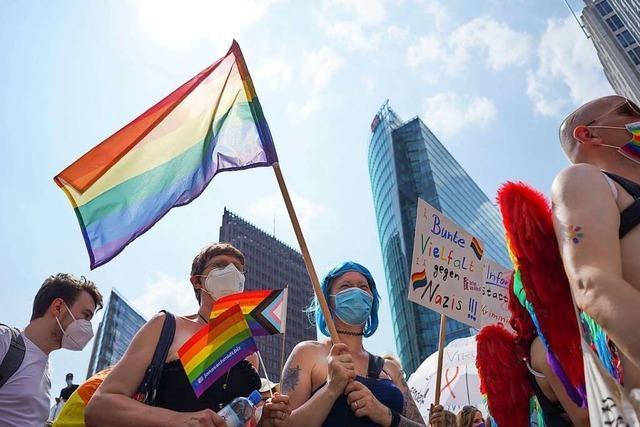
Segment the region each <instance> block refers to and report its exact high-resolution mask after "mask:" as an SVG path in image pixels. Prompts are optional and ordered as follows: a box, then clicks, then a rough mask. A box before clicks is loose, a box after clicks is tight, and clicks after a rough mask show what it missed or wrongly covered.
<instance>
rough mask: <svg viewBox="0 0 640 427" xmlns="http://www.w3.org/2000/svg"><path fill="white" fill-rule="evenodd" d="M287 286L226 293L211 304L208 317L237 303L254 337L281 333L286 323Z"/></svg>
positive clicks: (212, 316)
mask: <svg viewBox="0 0 640 427" xmlns="http://www.w3.org/2000/svg"><path fill="white" fill-rule="evenodd" d="M287 295H288V291H287V288H284V289H266V290H256V291H247V292H241V293H237V294H231V295H227V296H225V297H222V298H220V299H219V300H217V301H216V302H215V303H214V304H213V309H212V310H211V315H210V319H212V320H213V319H215V318H217V317H218V316H220V315H221V314H222V313H224V312H225V311H227V310H228V309H229V308H231V307H233V306H234V305H236V304H237V305H239V306H240V309H241V310H242V313H244V316H245V319H246V321H247V323H248V324H249V328H250V329H251V334H252V335H253V336H254V337H260V336H265V335H275V334H282V333H284V332H285V329H286V324H287Z"/></svg>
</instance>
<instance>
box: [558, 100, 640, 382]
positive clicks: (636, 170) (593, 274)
mask: <svg viewBox="0 0 640 427" xmlns="http://www.w3.org/2000/svg"><path fill="white" fill-rule="evenodd" d="M638 122H640V109H638V106H636V105H635V104H634V103H633V102H631V101H629V100H627V99H625V98H623V97H621V96H606V97H603V98H598V99H596V100H594V101H591V102H589V103H587V104H585V105H583V106H582V107H580V108H578V110H576V111H575V112H574V113H572V114H570V115H569V116H568V117H567V118H566V119H565V120H564V122H563V123H562V125H561V126H560V143H561V145H562V149H563V150H564V152H565V153H566V155H567V157H568V158H569V160H570V161H571V163H572V165H571V166H569V167H568V168H566V169H564V170H563V171H562V172H560V174H559V175H558V176H557V177H556V179H555V181H554V182H553V187H552V199H553V216H554V227H555V232H556V237H557V239H558V244H559V247H560V253H561V255H562V261H563V263H564V267H565V270H566V273H567V276H568V278H569V282H570V284H571V289H572V292H573V295H574V299H575V302H576V304H577V305H578V307H579V308H580V309H581V310H582V311H584V312H586V313H587V314H589V315H590V316H591V317H592V318H593V319H594V320H595V321H596V322H597V323H598V324H599V325H600V326H601V327H602V328H603V329H604V330H605V331H606V332H607V334H608V335H609V338H610V339H611V340H612V341H613V342H614V343H615V345H616V347H617V348H618V352H619V355H620V359H621V362H622V368H623V372H624V386H625V388H626V389H627V390H631V389H634V388H638V387H640V185H639V183H640V163H639V162H640V150H639V148H640V144H638V147H636V146H634V144H632V143H631V141H632V139H633V134H632V133H631V131H634V130H636V129H637V128H638V126H639V124H638ZM634 124H635V126H634Z"/></svg>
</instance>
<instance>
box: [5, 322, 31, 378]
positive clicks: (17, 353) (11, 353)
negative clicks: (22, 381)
mask: <svg viewBox="0 0 640 427" xmlns="http://www.w3.org/2000/svg"><path fill="white" fill-rule="evenodd" d="M0 326H6V327H7V328H9V331H11V344H10V345H9V349H8V350H7V354H5V355H4V359H2V363H0V387H2V386H3V385H4V384H5V383H6V382H7V381H8V380H9V378H11V376H12V375H13V374H15V373H16V371H17V370H18V368H19V367H20V365H22V361H23V360H24V354H25V352H26V347H25V345H24V339H23V338H22V335H21V334H20V330H19V329H18V328H12V327H10V326H7V325H4V324H1V323H0Z"/></svg>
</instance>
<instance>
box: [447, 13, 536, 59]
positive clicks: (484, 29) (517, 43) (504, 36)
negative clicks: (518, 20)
mask: <svg viewBox="0 0 640 427" xmlns="http://www.w3.org/2000/svg"><path fill="white" fill-rule="evenodd" d="M451 43H452V44H453V46H456V47H457V48H462V49H464V50H465V51H466V52H467V54H468V53H469V52H470V51H473V50H474V49H478V50H479V51H481V52H482V54H483V55H486V56H487V62H488V64H489V66H490V67H491V68H492V69H493V70H495V71H499V70H502V69H504V68H505V67H507V66H509V65H522V64H524V63H525V62H526V61H527V58H529V56H530V55H531V36H529V34H527V33H522V32H518V31H514V30H512V29H511V28H509V26H508V25H507V24H505V23H504V22H497V21H494V20H493V19H491V18H488V17H481V18H475V19H473V20H472V21H469V22H467V23H466V24H464V25H462V26H461V27H460V28H458V29H457V30H456V31H454V32H453V34H452V35H451Z"/></svg>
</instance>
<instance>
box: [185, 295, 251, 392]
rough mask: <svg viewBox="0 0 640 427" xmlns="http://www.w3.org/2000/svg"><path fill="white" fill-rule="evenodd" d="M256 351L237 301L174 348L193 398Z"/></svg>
mask: <svg viewBox="0 0 640 427" xmlns="http://www.w3.org/2000/svg"><path fill="white" fill-rule="evenodd" d="M257 351H258V347H257V346H256V343H255V341H254V340H253V336H252V335H251V330H250V329H249V325H247V321H246V320H245V319H244V315H243V314H242V310H241V309H240V306H238V305H237V304H236V305H234V306H233V307H231V308H230V309H228V310H227V311H225V312H224V313H222V314H221V315H220V316H218V317H216V318H215V319H214V320H211V321H209V324H208V325H205V326H203V327H202V328H201V329H200V330H199V331H198V332H196V334H195V335H194V336H192V337H191V338H189V340H188V341H187V342H186V343H184V345H183V346H182V347H180V349H179V350H178V356H179V357H180V362H181V363H182V366H183V368H184V371H185V373H186V374H187V377H188V378H189V382H190V383H191V387H193V391H194V392H195V394H196V396H197V397H200V396H201V395H202V393H204V392H205V390H207V388H209V387H210V386H211V385H212V384H213V383H214V382H216V380H217V379H218V378H220V377H221V376H222V375H223V374H224V373H225V372H227V371H228V370H229V369H231V368H232V367H233V366H234V365H235V364H237V363H239V362H241V361H242V360H243V359H244V358H246V357H247V356H249V355H251V354H253V353H255V352H257Z"/></svg>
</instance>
